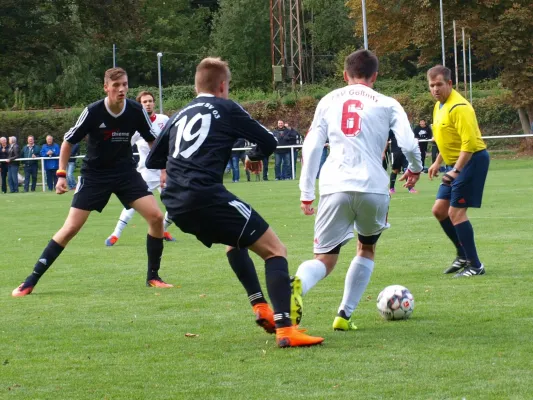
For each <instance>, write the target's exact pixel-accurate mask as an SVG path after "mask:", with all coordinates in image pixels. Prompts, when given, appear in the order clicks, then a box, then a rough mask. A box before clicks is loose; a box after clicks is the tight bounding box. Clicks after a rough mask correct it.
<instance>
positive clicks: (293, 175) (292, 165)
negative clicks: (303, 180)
mask: <svg viewBox="0 0 533 400" xmlns="http://www.w3.org/2000/svg"><path fill="white" fill-rule="evenodd" d="M295 148H296V147H294V146H291V170H292V171H291V174H292V179H296V174H295V173H294V163H295V162H296V160H295V159H294V149H295Z"/></svg>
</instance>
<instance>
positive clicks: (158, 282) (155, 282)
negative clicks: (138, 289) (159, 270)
mask: <svg viewBox="0 0 533 400" xmlns="http://www.w3.org/2000/svg"><path fill="white" fill-rule="evenodd" d="M146 286H148V287H156V288H161V289H165V288H173V287H174V285H171V284H170V283H166V282H165V281H163V279H161V278H160V277H158V276H156V277H155V278H152V279H148V280H147V281H146Z"/></svg>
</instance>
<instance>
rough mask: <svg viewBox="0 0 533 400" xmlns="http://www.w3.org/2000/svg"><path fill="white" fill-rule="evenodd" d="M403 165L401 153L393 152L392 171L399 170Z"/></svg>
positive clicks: (403, 157) (403, 159) (403, 160)
mask: <svg viewBox="0 0 533 400" xmlns="http://www.w3.org/2000/svg"><path fill="white" fill-rule="evenodd" d="M404 163H405V155H404V154H403V153H402V152H401V151H395V152H394V153H392V170H393V171H396V170H398V171H399V170H401V169H402V166H403V164H404Z"/></svg>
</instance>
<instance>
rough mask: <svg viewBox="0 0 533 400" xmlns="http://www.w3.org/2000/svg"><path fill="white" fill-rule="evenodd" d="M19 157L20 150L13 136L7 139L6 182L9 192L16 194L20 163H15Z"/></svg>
mask: <svg viewBox="0 0 533 400" xmlns="http://www.w3.org/2000/svg"><path fill="white" fill-rule="evenodd" d="M19 157H20V149H19V145H18V144H17V138H16V137H15V136H10V137H9V147H8V150H7V160H6V162H7V163H8V166H7V171H8V172H7V175H8V176H7V181H8V183H9V191H10V192H11V193H18V191H19V164H20V161H15V160H16V159H17V158H19Z"/></svg>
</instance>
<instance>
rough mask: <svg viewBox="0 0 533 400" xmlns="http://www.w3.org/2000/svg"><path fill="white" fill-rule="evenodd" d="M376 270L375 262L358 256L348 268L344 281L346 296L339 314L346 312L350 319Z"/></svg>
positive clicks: (343, 297) (343, 298)
mask: <svg viewBox="0 0 533 400" xmlns="http://www.w3.org/2000/svg"><path fill="white" fill-rule="evenodd" d="M373 270H374V261H372V260H370V259H368V258H364V257H359V256H356V257H355V258H354V259H353V260H352V262H351V264H350V268H348V272H347V273H346V279H345V281H344V295H343V296H342V302H341V305H340V306H339V310H338V311H339V312H340V311H344V313H345V315H346V317H348V318H349V317H350V316H351V315H352V313H353V311H354V310H355V308H356V307H357V305H358V304H359V301H360V300H361V297H362V296H363V293H364V292H365V290H366V287H367V286H368V283H369V282H370V276H371V275H372V271H373Z"/></svg>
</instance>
